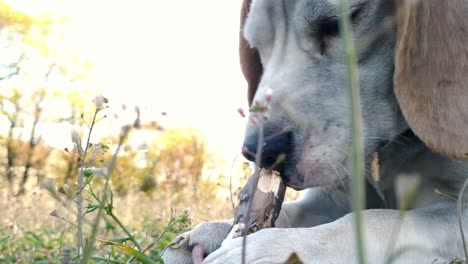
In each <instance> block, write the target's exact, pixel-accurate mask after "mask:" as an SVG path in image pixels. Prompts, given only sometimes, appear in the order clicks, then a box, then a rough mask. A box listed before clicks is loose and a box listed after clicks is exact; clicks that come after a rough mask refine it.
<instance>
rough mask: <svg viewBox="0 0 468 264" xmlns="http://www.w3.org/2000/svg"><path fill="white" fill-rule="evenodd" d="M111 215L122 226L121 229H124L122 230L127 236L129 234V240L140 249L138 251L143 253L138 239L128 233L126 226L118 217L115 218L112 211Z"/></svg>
mask: <svg viewBox="0 0 468 264" xmlns="http://www.w3.org/2000/svg"><path fill="white" fill-rule="evenodd" d="M109 215H110V217H112V219H114V221H115V222H116V223H117V224H118V225H119V226H120V228H122V230H123V231H124V232H125V234H127V236H128V238H129V239H130V240H131V241H132V242H133V244H134V245H135V246H136V247H137V248H138V250H139V251H141V249H142V247H141V246H140V244H138V242H137V241H136V239H135V238H134V237H133V236H132V234H131V233H130V231H128V229H127V228H126V227H125V225H124V224H123V223H122V222H120V220H119V219H118V218H117V216H115V214H114V213H113V212H112V211H110V212H109Z"/></svg>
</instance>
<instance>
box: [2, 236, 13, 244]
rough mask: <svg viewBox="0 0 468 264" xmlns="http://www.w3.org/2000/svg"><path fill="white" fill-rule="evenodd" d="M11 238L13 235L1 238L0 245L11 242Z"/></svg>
mask: <svg viewBox="0 0 468 264" xmlns="http://www.w3.org/2000/svg"><path fill="white" fill-rule="evenodd" d="M11 237H12V235H8V236H5V237H2V238H0V245H1V244H3V243H5V242H7V241H8V240H10V238H11Z"/></svg>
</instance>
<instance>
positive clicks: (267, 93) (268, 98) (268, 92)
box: [265, 88, 273, 102]
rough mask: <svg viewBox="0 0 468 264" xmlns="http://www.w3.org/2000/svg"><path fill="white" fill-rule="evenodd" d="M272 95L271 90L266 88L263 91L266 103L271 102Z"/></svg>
mask: <svg viewBox="0 0 468 264" xmlns="http://www.w3.org/2000/svg"><path fill="white" fill-rule="evenodd" d="M272 95H273V90H271V89H270V88H267V89H266V90H265V99H266V100H267V102H270V101H271V97H272Z"/></svg>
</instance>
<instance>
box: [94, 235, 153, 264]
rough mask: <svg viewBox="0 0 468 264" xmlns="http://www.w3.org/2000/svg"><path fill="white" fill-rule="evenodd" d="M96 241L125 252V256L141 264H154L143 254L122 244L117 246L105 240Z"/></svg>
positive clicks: (115, 243)
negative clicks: (127, 255) (131, 257)
mask: <svg viewBox="0 0 468 264" xmlns="http://www.w3.org/2000/svg"><path fill="white" fill-rule="evenodd" d="M97 240H98V241H100V242H102V243H104V245H111V246H114V247H117V248H119V249H121V250H123V251H125V252H126V253H127V254H129V255H131V256H133V257H135V258H136V259H138V260H139V261H141V263H143V264H155V262H154V261H152V260H151V259H150V258H149V257H148V256H146V255H145V254H144V253H142V252H140V251H138V250H136V249H133V248H131V247H128V246H126V245H123V244H119V243H117V242H112V241H105V240H100V239H97Z"/></svg>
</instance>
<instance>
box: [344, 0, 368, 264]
mask: <svg viewBox="0 0 468 264" xmlns="http://www.w3.org/2000/svg"><path fill="white" fill-rule="evenodd" d="M339 14H340V15H339V21H340V33H341V37H342V40H343V46H344V51H345V60H346V64H347V69H348V90H349V94H348V95H349V98H350V110H351V111H350V112H351V137H352V139H351V155H350V157H351V178H352V179H351V195H352V207H353V211H354V217H355V233H356V245H357V250H358V260H359V263H362V264H364V263H366V258H365V247H364V237H363V230H362V226H363V224H362V210H363V209H364V202H365V190H364V184H365V177H364V157H363V156H364V155H363V147H362V132H361V105H360V95H359V75H358V71H357V58H356V50H355V48H354V43H353V38H352V29H351V26H350V25H351V22H350V18H349V9H348V4H347V1H345V0H340V1H339Z"/></svg>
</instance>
